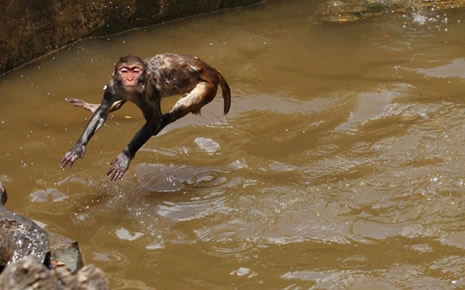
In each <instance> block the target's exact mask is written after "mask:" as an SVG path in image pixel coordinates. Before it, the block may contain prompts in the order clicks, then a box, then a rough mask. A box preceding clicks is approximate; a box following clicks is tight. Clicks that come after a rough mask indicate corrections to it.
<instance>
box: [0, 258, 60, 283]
mask: <svg viewBox="0 0 465 290" xmlns="http://www.w3.org/2000/svg"><path fill="white" fill-rule="evenodd" d="M0 289H47V290H49V289H50V290H53V289H63V288H61V287H59V284H58V281H57V279H56V278H55V277H54V276H53V275H52V273H51V272H50V271H49V270H48V269H47V267H45V266H44V265H43V264H42V263H40V262H39V261H38V260H37V259H36V258H35V257H33V256H27V257H23V258H21V259H19V260H18V261H16V262H14V263H12V264H11V265H9V266H8V267H7V268H6V269H5V270H4V271H3V272H2V274H1V275H0Z"/></svg>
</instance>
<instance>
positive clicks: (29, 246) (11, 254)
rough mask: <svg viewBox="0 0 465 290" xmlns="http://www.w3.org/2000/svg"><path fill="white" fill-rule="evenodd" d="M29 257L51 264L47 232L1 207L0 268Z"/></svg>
mask: <svg viewBox="0 0 465 290" xmlns="http://www.w3.org/2000/svg"><path fill="white" fill-rule="evenodd" d="M28 255H32V256H34V257H36V258H37V259H38V261H39V262H40V263H42V264H49V259H50V247H49V243H48V235H47V232H46V231H45V230H43V229H42V228H40V227H39V226H38V225H37V224H36V223H34V222H33V221H31V220H29V219H27V218H25V217H24V216H22V215H20V214H16V213H14V212H11V211H9V210H7V209H5V208H4V207H1V206H0V268H3V267H5V266H6V265H7V264H10V263H13V262H16V261H18V260H19V259H21V258H23V257H25V256H28Z"/></svg>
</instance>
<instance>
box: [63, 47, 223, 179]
mask: <svg viewBox="0 0 465 290" xmlns="http://www.w3.org/2000/svg"><path fill="white" fill-rule="evenodd" d="M218 85H220V86H221V90H222V94H223V99H224V114H227V113H228V111H229V108H230V106H231V91H230V89H229V85H228V83H227V82H226V80H225V79H224V78H223V76H222V75H221V73H220V72H219V71H217V70H216V69H215V68H213V67H211V66H210V65H208V64H207V63H205V62H203V61H201V60H200V59H198V58H197V57H195V56H188V55H178V54H169V53H166V54H159V55H155V56H152V57H149V58H147V59H145V60H142V59H140V58H139V57H137V56H125V57H121V58H120V59H119V61H118V62H117V63H116V65H115V68H114V73H113V78H112V79H111V80H110V82H109V84H108V85H107V86H106V87H105V92H104V95H103V99H102V101H101V103H100V105H98V104H89V103H87V102H85V101H82V100H79V99H67V100H68V101H69V102H70V103H72V104H73V105H74V106H77V107H82V108H84V109H86V110H89V111H91V112H92V116H91V117H90V119H89V122H88V123H87V126H86V128H85V129H84V132H83V133H82V135H81V136H80V137H79V139H78V141H77V143H76V145H74V147H73V148H71V149H70V150H69V151H68V152H66V153H65V155H64V156H63V158H62V160H61V162H60V166H61V168H66V166H67V165H69V167H70V168H71V167H72V166H73V163H74V162H75V161H76V160H77V159H79V158H83V157H84V154H85V152H86V148H87V144H88V143H89V141H90V138H91V137H92V136H93V135H94V134H95V133H96V132H97V130H98V129H100V128H101V127H102V125H103V124H104V123H105V120H106V119H107V116H108V114H109V112H111V111H116V110H118V109H119V108H121V106H122V105H123V104H124V103H125V102H126V101H131V102H133V103H134V104H136V105H137V107H138V108H139V109H140V110H141V111H142V113H143V115H144V118H145V120H146V123H145V125H144V126H143V127H142V128H141V129H140V130H139V131H138V132H137V133H136V135H135V136H134V138H133V139H132V140H131V141H130V142H129V144H128V145H127V146H126V148H124V149H123V152H121V153H120V154H119V155H118V156H117V157H116V158H115V159H114V160H113V161H112V162H111V167H110V169H109V170H108V172H107V175H108V176H110V178H111V180H113V181H115V180H117V179H120V178H122V177H123V174H124V173H125V172H126V170H127V169H128V167H129V163H130V162H131V160H132V159H133V158H134V156H135V154H136V152H137V150H139V148H140V147H142V145H144V143H145V142H147V140H148V139H150V137H151V136H153V135H157V134H158V133H159V132H160V131H161V130H162V129H163V128H164V127H165V126H166V125H168V124H170V123H172V122H174V121H176V120H177V119H179V118H182V117H184V116H185V115H187V114H188V113H193V114H199V113H200V109H201V108H202V107H203V106H205V105H206V104H208V103H209V102H211V101H212V100H213V99H214V98H215V96H216V92H217V89H218ZM178 94H185V95H184V97H182V98H181V99H179V100H178V101H177V102H176V104H175V105H174V106H173V108H172V109H171V110H170V111H169V112H168V113H165V114H163V113H162V112H161V108H160V103H161V98H162V97H165V96H171V95H178Z"/></svg>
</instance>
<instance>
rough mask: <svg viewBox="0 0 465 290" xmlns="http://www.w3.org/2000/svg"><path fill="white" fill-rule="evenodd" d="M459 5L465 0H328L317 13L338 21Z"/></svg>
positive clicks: (327, 19)
mask: <svg viewBox="0 0 465 290" xmlns="http://www.w3.org/2000/svg"><path fill="white" fill-rule="evenodd" d="M461 7H465V0H328V1H325V2H324V3H323V4H322V5H321V7H320V9H319V10H318V11H317V14H318V15H319V17H320V19H322V20H324V21H329V22H339V23H340V22H352V21H357V20H361V19H365V18H369V17H373V16H377V15H381V14H386V13H395V12H405V11H408V10H414V11H421V12H424V13H427V12H428V11H431V10H433V11H434V10H444V9H452V8H461Z"/></svg>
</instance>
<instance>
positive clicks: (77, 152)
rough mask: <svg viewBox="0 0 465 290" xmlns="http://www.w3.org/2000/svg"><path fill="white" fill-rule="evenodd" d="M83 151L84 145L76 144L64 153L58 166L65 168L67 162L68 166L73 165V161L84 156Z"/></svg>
mask: <svg viewBox="0 0 465 290" xmlns="http://www.w3.org/2000/svg"><path fill="white" fill-rule="evenodd" d="M85 153H86V145H82V144H76V145H75V146H74V147H73V148H71V149H70V150H69V151H68V152H66V153H65V155H64V156H63V158H62V159H61V161H60V167H61V168H66V166H67V165H68V164H69V168H71V167H73V163H74V161H76V160H78V159H79V158H84V154H85Z"/></svg>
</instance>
